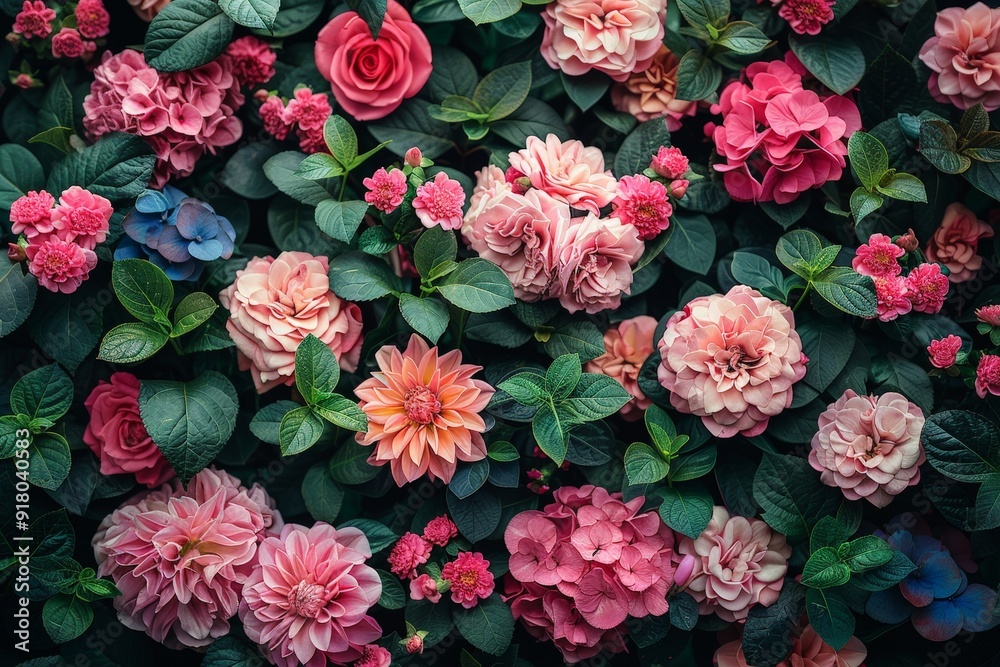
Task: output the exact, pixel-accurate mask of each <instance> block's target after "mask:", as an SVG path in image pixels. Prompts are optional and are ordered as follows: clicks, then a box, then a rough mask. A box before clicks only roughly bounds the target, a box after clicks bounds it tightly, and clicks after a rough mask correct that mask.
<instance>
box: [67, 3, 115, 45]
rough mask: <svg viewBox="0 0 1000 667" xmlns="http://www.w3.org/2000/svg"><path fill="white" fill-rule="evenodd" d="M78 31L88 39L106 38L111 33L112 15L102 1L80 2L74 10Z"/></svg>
mask: <svg viewBox="0 0 1000 667" xmlns="http://www.w3.org/2000/svg"><path fill="white" fill-rule="evenodd" d="M74 15H75V16H76V29H77V30H79V31H80V34H81V35H83V36H84V37H86V38H87V39H97V38H98V37H104V36H106V35H107V34H108V33H109V32H111V14H109V13H108V10H107V9H105V8H104V3H103V2H102V0H80V1H79V2H78V3H77V4H76V10H74Z"/></svg>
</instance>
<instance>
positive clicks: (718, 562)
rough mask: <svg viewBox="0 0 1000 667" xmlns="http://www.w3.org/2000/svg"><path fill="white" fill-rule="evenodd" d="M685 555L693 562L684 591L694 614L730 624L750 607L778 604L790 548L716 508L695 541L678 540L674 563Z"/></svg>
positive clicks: (756, 523) (760, 525) (762, 528)
mask: <svg viewBox="0 0 1000 667" xmlns="http://www.w3.org/2000/svg"><path fill="white" fill-rule="evenodd" d="M688 554H690V555H692V556H694V559H695V562H694V569H693V571H692V573H691V577H690V578H689V579H688V582H687V588H686V590H687V592H688V593H690V594H691V597H693V598H694V599H695V600H696V601H697V602H698V612H699V613H700V614H702V615H703V616H704V615H708V614H712V613H714V614H716V615H717V616H718V617H719V618H721V619H722V620H724V621H728V622H730V623H732V622H734V621H742V620H743V619H745V618H746V617H747V614H748V613H749V612H750V609H751V608H752V607H754V606H756V605H758V604H759V605H763V606H765V607H769V606H771V604H773V603H774V601H775V600H777V599H778V595H779V593H781V587H782V585H783V584H784V581H785V573H786V572H787V571H788V558H789V557H790V556H791V555H792V548H791V547H790V546H789V545H788V544H787V543H786V542H785V536H784V535H782V534H781V533H778V532H774V531H772V530H771V527H770V526H768V525H767V523H765V522H764V521H761V520H760V519H752V518H751V519H747V518H744V517H742V516H730V514H729V512H728V511H726V508H725V507H721V506H718V505H717V506H716V507H715V509H714V510H713V512H712V520H711V521H709V522H708V526H706V527H705V530H703V531H702V533H701V535H699V536H698V539H696V540H692V539H691V538H690V537H682V538H681V540H680V542H678V543H677V549H676V554H675V556H674V559H675V561H679V560H680V557H681V556H683V555H688Z"/></svg>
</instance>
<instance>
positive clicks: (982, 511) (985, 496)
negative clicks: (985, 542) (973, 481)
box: [976, 475, 1000, 530]
mask: <svg viewBox="0 0 1000 667" xmlns="http://www.w3.org/2000/svg"><path fill="white" fill-rule="evenodd" d="M997 526H1000V475H990V476H989V477H987V478H986V479H985V480H983V484H982V486H980V487H979V492H978V493H977V494H976V530H992V529H994V528H996V527H997Z"/></svg>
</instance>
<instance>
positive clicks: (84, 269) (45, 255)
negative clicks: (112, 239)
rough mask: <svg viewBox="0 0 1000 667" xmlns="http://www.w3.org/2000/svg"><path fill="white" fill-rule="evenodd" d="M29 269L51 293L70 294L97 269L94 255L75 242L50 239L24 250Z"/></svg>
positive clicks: (32, 244)
mask: <svg viewBox="0 0 1000 667" xmlns="http://www.w3.org/2000/svg"><path fill="white" fill-rule="evenodd" d="M25 253H26V254H27V257H28V261H29V262H30V263H29V264H28V270H29V271H30V272H31V274H32V275H33V276H35V277H36V278H38V284H39V285H41V286H42V287H44V288H45V289H47V290H49V291H50V292H62V293H63V294H72V293H73V292H75V291H76V288H77V287H79V286H80V285H81V284H82V283H83V281H84V280H86V279H87V278H89V277H90V272H91V271H92V270H93V269H94V267H95V266H97V254H96V253H94V251H93V250H88V249H86V248H81V247H80V246H78V245H77V244H75V243H70V242H68V241H63V240H61V239H58V238H55V237H51V238H48V239H47V240H45V241H43V242H41V243H31V244H29V245H28V247H27V248H26V249H25Z"/></svg>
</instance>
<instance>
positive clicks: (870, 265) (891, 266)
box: [851, 234, 906, 278]
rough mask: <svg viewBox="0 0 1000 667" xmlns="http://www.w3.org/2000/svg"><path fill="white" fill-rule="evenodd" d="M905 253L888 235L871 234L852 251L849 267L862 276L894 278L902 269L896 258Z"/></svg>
mask: <svg viewBox="0 0 1000 667" xmlns="http://www.w3.org/2000/svg"><path fill="white" fill-rule="evenodd" d="M905 254H906V251H905V250H903V249H902V248H900V247H899V246H898V245H896V244H895V243H893V242H892V239H891V238H890V237H888V236H886V235H885V234H872V235H871V237H870V238H869V239H868V243H862V244H861V245H860V246H858V249H857V250H856V251H855V252H854V259H853V260H851V267H853V268H854V270H855V271H857V272H858V273H860V274H861V275H863V276H871V277H873V278H874V277H876V276H878V277H882V278H886V277H889V278H894V277H896V276H898V275H899V273H900V272H901V271H902V270H903V269H902V268H901V267H900V266H899V261H898V260H899V258H900V257H902V256H903V255H905Z"/></svg>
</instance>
